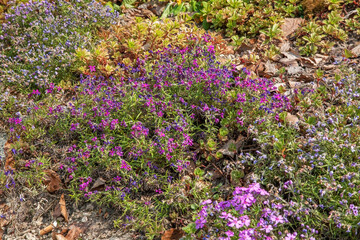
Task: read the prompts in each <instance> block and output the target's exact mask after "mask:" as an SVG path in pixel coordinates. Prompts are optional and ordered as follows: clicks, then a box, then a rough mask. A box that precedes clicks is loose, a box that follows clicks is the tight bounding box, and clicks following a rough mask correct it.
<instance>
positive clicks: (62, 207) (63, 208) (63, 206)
mask: <svg viewBox="0 0 360 240" xmlns="http://www.w3.org/2000/svg"><path fill="white" fill-rule="evenodd" d="M59 205H60V211H61V215H63V217H64V218H65V221H66V222H68V221H69V219H68V213H67V210H66V203H65V197H64V194H62V195H61V197H60V202H59Z"/></svg>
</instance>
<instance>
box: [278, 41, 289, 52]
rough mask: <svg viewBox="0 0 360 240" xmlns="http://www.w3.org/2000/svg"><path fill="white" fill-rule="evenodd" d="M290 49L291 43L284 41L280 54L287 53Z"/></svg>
mask: <svg viewBox="0 0 360 240" xmlns="http://www.w3.org/2000/svg"><path fill="white" fill-rule="evenodd" d="M289 49H290V42H289V41H284V42H282V43H281V44H280V52H287V51H289Z"/></svg>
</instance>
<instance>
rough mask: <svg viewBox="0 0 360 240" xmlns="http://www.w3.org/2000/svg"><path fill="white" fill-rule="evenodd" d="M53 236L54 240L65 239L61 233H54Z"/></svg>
mask: <svg viewBox="0 0 360 240" xmlns="http://www.w3.org/2000/svg"><path fill="white" fill-rule="evenodd" d="M55 238H56V240H67V239H66V238H65V237H64V236H63V235H61V234H56V235H55Z"/></svg>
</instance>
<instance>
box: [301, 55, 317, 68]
mask: <svg viewBox="0 0 360 240" xmlns="http://www.w3.org/2000/svg"><path fill="white" fill-rule="evenodd" d="M300 62H301V65H302V66H303V67H308V68H315V67H317V63H316V61H315V59H314V58H305V57H302V58H300Z"/></svg>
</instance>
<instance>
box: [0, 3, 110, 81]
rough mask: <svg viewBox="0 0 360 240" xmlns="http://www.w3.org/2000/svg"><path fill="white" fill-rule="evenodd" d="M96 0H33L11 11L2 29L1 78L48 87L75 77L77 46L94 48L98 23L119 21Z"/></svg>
mask: <svg viewBox="0 0 360 240" xmlns="http://www.w3.org/2000/svg"><path fill="white" fill-rule="evenodd" d="M115 18H116V13H111V12H110V10H109V9H107V8H104V7H103V6H102V5H101V4H100V3H97V2H95V1H62V0H59V1H34V2H33V1H30V2H28V3H25V4H20V5H18V6H16V7H15V8H14V9H13V10H12V12H11V13H10V14H6V22H5V23H3V24H2V27H1V30H0V40H1V41H0V49H2V51H1V54H0V81H2V82H6V83H10V84H17V85H21V86H29V85H32V86H44V85H46V84H48V83H51V82H60V81H61V80H63V81H67V80H69V79H71V77H72V75H71V72H70V71H69V70H70V66H71V62H72V60H73V59H74V56H73V53H74V52H75V49H76V48H79V47H82V48H86V47H89V44H90V42H91V41H95V39H94V33H95V32H96V30H97V28H98V27H102V28H106V27H107V26H109V24H110V23H114V21H115Z"/></svg>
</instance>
